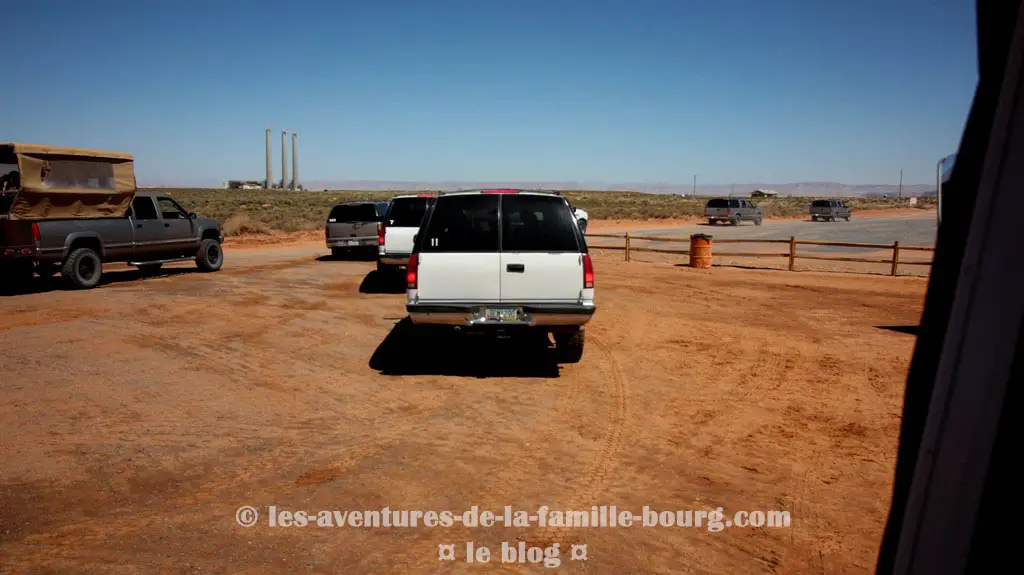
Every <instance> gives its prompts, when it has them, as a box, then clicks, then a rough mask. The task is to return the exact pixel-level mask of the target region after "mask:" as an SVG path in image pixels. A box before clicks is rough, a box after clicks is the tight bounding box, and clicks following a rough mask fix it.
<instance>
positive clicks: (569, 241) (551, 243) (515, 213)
mask: <svg viewBox="0 0 1024 575" xmlns="http://www.w3.org/2000/svg"><path fill="white" fill-rule="evenodd" d="M501 217H502V220H501V251H503V252H578V251H580V246H579V244H578V243H577V242H576V223H575V222H574V221H573V218H572V213H571V212H570V211H569V209H568V206H566V205H565V200H563V199H562V198H560V197H558V196H538V195H531V194H523V195H507V196H504V200H502V204H501Z"/></svg>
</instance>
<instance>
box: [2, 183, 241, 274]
mask: <svg viewBox="0 0 1024 575" xmlns="http://www.w3.org/2000/svg"><path fill="white" fill-rule="evenodd" d="M223 240H224V238H223V234H222V233H221V228H220V223H219V222H218V221H217V220H214V219H211V218H206V217H202V216H198V215H196V214H195V213H192V212H189V211H187V210H185V208H183V207H181V205H180V204H178V202H176V201H174V200H173V199H172V198H170V197H169V196H166V195H162V194H156V193H137V194H135V197H134V199H132V201H131V205H130V206H129V209H128V211H127V213H126V214H125V215H124V216H123V217H121V218H87V219H53V220H41V221H14V220H0V253H2V254H3V258H2V260H0V262H3V263H6V264H7V267H8V268H9V270H13V272H12V273H13V274H15V275H16V276H20V277H16V278H15V279H19V280H25V279H27V278H30V277H31V274H32V272H33V269H35V271H38V273H39V275H40V277H43V278H49V277H51V276H52V275H53V274H54V273H56V272H57V271H58V270H59V271H60V275H61V279H62V280H63V281H64V283H65V284H67V286H68V287H70V288H74V289H89V288H93V287H96V285H97V284H99V282H100V278H101V276H102V274H103V264H104V263H110V262H125V263H128V264H129V265H132V266H136V267H138V268H139V269H144V270H151V269H156V268H159V267H160V266H161V265H163V264H164V263H170V262H177V261H185V260H189V259H194V260H195V262H196V265H197V266H198V268H199V269H200V270H202V271H206V272H213V271H217V270H219V269H220V268H221V266H222V265H223V263H224V254H223V252H222V250H221V243H222V242H223Z"/></svg>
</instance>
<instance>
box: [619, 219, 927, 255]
mask: <svg viewBox="0 0 1024 575" xmlns="http://www.w3.org/2000/svg"><path fill="white" fill-rule="evenodd" d="M633 233H634V234H637V235H640V234H642V235H647V236H676V237H687V236H689V235H690V234H696V233H703V234H711V235H712V236H714V237H715V238H718V239H732V238H737V239H739V238H744V239H789V237H790V236H796V237H797V238H798V239H801V240H819V241H831V242H857V243H879V244H884V243H891V242H894V241H897V240H898V241H899V242H900V243H901V244H904V245H914V246H934V245H935V233H936V225H935V218H934V217H931V216H929V214H927V213H924V214H921V215H917V214H913V215H907V216H894V217H881V218H878V217H870V218H867V217H866V218H857V217H856V214H854V218H853V219H852V220H850V221H849V222H844V221H840V222H812V221H810V220H765V222H764V224H763V225H761V226H755V225H754V224H752V223H743V224H740V225H739V226H730V225H728V224H718V225H715V226H709V225H707V224H694V225H689V226H682V227H679V228H672V229H660V230H647V231H645V230H636V231H634V232H633ZM665 243H667V242H665ZM653 245H656V246H660V245H662V242H653ZM800 249H801V250H802V251H851V252H857V251H863V249H862V248H843V247H833V246H807V247H801V248H800Z"/></svg>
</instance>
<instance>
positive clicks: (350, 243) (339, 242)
mask: <svg viewBox="0 0 1024 575" xmlns="http://www.w3.org/2000/svg"><path fill="white" fill-rule="evenodd" d="M377 241H378V240H377V236H362V237H358V238H327V247H329V248H355V247H365V246H376V245H377Z"/></svg>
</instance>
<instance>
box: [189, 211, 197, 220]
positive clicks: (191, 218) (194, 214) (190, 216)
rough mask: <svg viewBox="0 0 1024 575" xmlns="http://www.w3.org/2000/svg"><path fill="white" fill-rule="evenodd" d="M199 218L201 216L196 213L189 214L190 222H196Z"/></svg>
mask: <svg viewBox="0 0 1024 575" xmlns="http://www.w3.org/2000/svg"><path fill="white" fill-rule="evenodd" d="M197 217H199V216H197V215H196V213H195V212H189V214H188V219H190V220H194V219H196V218H197Z"/></svg>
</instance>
